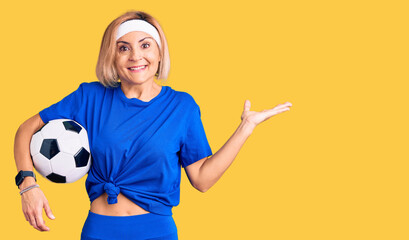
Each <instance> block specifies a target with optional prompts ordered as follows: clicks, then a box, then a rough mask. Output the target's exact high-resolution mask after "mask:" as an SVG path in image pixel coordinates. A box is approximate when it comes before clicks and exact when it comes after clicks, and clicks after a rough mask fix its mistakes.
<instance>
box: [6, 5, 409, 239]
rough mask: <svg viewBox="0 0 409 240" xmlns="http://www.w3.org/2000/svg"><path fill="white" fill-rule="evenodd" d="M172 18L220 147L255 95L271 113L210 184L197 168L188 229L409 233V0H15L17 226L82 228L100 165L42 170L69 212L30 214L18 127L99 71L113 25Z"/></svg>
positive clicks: (13, 196)
mask: <svg viewBox="0 0 409 240" xmlns="http://www.w3.org/2000/svg"><path fill="white" fill-rule="evenodd" d="M127 10H143V11H146V12H148V13H150V14H152V15H153V16H154V17H156V18H157V19H158V21H159V22H160V24H161V25H162V27H163V29H164V31H165V34H166V37H167V39H168V43H169V48H170V56H171V72H170V76H169V79H168V82H167V85H170V86H171V87H172V88H174V89H176V90H179V91H186V92H189V93H190V94H191V95H192V96H193V97H194V98H195V100H196V102H197V103H198V104H199V106H200V107H201V111H202V120H203V124H204V126H205V130H206V133H207V136H208V139H209V142H210V144H211V147H212V150H213V152H216V151H217V150H218V149H219V148H220V147H221V146H222V145H223V144H224V143H225V142H226V140H227V139H228V138H229V137H230V136H231V134H232V133H233V132H234V130H235V129H236V127H237V126H238V125H239V123H240V116H241V113H242V110H243V104H244V101H245V99H249V100H250V101H251V103H252V108H251V110H257V111H260V110H263V109H267V108H271V107H274V106H275V105H277V104H279V103H283V102H285V101H290V102H291V103H292V104H293V107H292V109H291V110H290V111H289V112H285V113H283V114H280V115H278V116H275V117H273V118H271V119H269V120H268V121H266V122H263V123H261V124H260V125H259V126H258V127H257V128H256V129H255V131H254V132H253V134H252V136H250V138H249V139H248V141H247V142H246V143H245V145H244V147H243V148H242V150H241V152H240V153H239V155H238V156H237V158H236V159H235V161H234V162H233V164H232V165H231V166H230V168H229V169H228V170H227V171H226V173H225V174H224V175H223V177H222V178H221V179H220V180H219V181H218V182H217V183H216V184H215V185H214V186H213V187H212V188H211V189H210V190H209V191H208V192H206V193H200V192H199V191H197V190H195V189H194V188H193V187H192V186H191V185H190V184H189V181H188V179H187V177H186V174H185V172H184V171H183V172H182V185H181V202H180V205H179V206H177V207H175V208H173V212H174V219H175V221H176V225H177V227H178V233H179V238H180V239H182V240H200V239H280V240H281V239H314V240H317V239H371V240H373V239H388V240H389V239H393V240H395V239H409V232H408V224H409V220H408V219H409V218H408V215H409V211H408V210H409V209H408V202H409V201H408V200H409V199H408V196H409V195H408V165H409V164H408V160H409V158H408V152H407V150H408V143H409V141H408V136H409V135H408V134H409V129H408V122H409V121H408V120H409V118H408V106H407V104H408V103H409V101H408V79H409V78H408V76H409V74H408V63H409V60H408V59H409V57H408V56H409V52H408V42H409V41H408V40H409V39H408V22H409V21H408V20H409V19H408V10H409V9H408V4H407V1H393V0H388V1H356V0H355V1H317V0H311V1H261V0H252V1H220V0H217V1H215V0H208V1H84V0H82V1H16V2H12V1H8V2H7V3H4V2H3V3H1V10H0V11H1V12H0V13H1V14H0V18H1V19H0V20H1V21H0V22H1V23H0V24H1V38H0V41H1V42H0V50H1V51H0V52H1V58H0V61H1V74H2V81H1V85H2V91H1V94H0V102H1V108H2V118H1V125H0V126H1V134H2V138H1V144H0V147H1V152H2V153H3V156H2V160H3V161H2V162H3V163H2V171H1V174H0V175H1V183H2V185H1V186H2V197H1V198H0V199H1V200H0V201H1V212H2V217H1V224H0V228H1V233H0V234H1V236H0V238H1V239H27V238H30V239H41V240H46V239H79V237H80V232H81V229H82V226H83V223H84V221H85V218H86V216H87V212H88V210H89V199H88V196H87V194H86V191H85V186H84V183H85V177H84V178H82V179H81V180H79V181H78V182H75V183H72V184H67V185H61V184H54V183H51V182H49V181H48V180H46V179H44V178H42V177H39V180H38V182H39V184H40V185H41V188H42V190H43V191H44V193H45V195H46V197H47V198H48V200H49V202H50V205H51V209H52V210H53V212H54V215H55V216H56V219H55V220H50V219H48V218H47V217H46V216H45V215H44V218H45V219H46V224H47V225H48V226H49V227H50V228H51V231H50V232H38V231H37V230H35V229H34V228H33V227H31V226H30V225H29V223H28V222H26V221H25V218H24V215H23V213H22V211H21V202H20V201H21V200H20V195H19V194H18V189H17V187H16V186H15V184H14V177H15V175H16V173H17V171H16V167H15V163H14V157H13V144H14V136H15V133H16V130H17V128H18V127H19V126H20V124H21V123H23V122H24V121H25V120H26V119H28V118H29V117H31V116H33V115H34V114H36V113H38V112H39V111H40V110H42V109H44V108H46V107H48V106H49V105H51V104H53V103H55V102H57V101H59V100H61V99H62V98H63V97H64V96H66V95H68V94H69V93H70V92H72V91H74V90H75V89H76V88H77V87H78V86H79V84H80V83H81V82H90V81H96V80H97V79H96V76H95V65H96V61H97V57H98V51H99V48H100V42H101V39H102V35H103V33H104V30H105V28H106V27H107V25H108V24H109V23H110V22H111V21H112V20H113V19H115V18H116V17H117V16H119V15H120V14H122V13H124V12H126V11H127Z"/></svg>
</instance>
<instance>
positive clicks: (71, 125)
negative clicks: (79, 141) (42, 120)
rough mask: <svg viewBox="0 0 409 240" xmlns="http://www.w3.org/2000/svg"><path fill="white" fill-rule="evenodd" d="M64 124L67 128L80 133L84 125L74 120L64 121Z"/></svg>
mask: <svg viewBox="0 0 409 240" xmlns="http://www.w3.org/2000/svg"><path fill="white" fill-rule="evenodd" d="M63 124H64V127H65V129H66V130H68V131H73V132H76V133H80V132H81V130H82V127H81V126H80V125H78V124H77V123H76V122H74V121H64V122H63Z"/></svg>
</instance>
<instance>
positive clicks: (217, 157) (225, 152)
mask: <svg viewBox="0 0 409 240" xmlns="http://www.w3.org/2000/svg"><path fill="white" fill-rule="evenodd" d="M253 129H254V126H253V125H251V124H250V123H246V122H241V123H240V125H239V127H238V128H237V129H236V131H235V132H234V133H233V135H232V136H231V137H230V138H229V140H227V142H226V143H225V144H224V145H223V146H222V147H221V148H220V149H219V151H217V152H216V153H215V154H213V156H211V157H210V158H208V159H207V160H206V161H204V163H203V164H202V166H201V167H200V170H199V179H200V180H199V183H200V186H199V187H200V189H202V190H203V192H205V191H207V190H208V189H209V188H210V187H212V186H213V185H214V184H215V183H216V182H217V181H218V180H219V179H220V177H221V176H222V175H223V173H224V172H225V171H226V170H227V168H229V166H230V165H231V164H232V163H233V160H234V159H235V158H236V156H237V154H238V153H239V151H240V149H241V148H242V146H243V144H244V143H245V141H246V140H247V138H248V137H249V136H250V135H251V133H252V132H253Z"/></svg>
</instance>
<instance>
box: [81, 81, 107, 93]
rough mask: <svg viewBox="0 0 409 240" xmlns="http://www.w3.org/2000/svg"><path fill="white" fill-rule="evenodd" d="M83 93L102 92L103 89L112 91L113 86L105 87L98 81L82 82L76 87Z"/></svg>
mask: <svg viewBox="0 0 409 240" xmlns="http://www.w3.org/2000/svg"><path fill="white" fill-rule="evenodd" d="M78 89H79V90H81V91H82V92H84V93H96V94H98V93H104V92H105V91H112V90H113V89H114V88H109V87H105V86H104V85H102V83H100V82H99V81H93V82H83V83H81V84H80V86H79V87H78Z"/></svg>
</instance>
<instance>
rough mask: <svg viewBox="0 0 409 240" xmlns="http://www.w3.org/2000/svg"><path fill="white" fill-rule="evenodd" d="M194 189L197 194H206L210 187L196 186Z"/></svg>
mask: <svg viewBox="0 0 409 240" xmlns="http://www.w3.org/2000/svg"><path fill="white" fill-rule="evenodd" d="M195 188H196V189H197V190H198V191H199V192H202V193H205V192H207V190H209V188H210V187H206V186H201V185H198V186H195Z"/></svg>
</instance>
